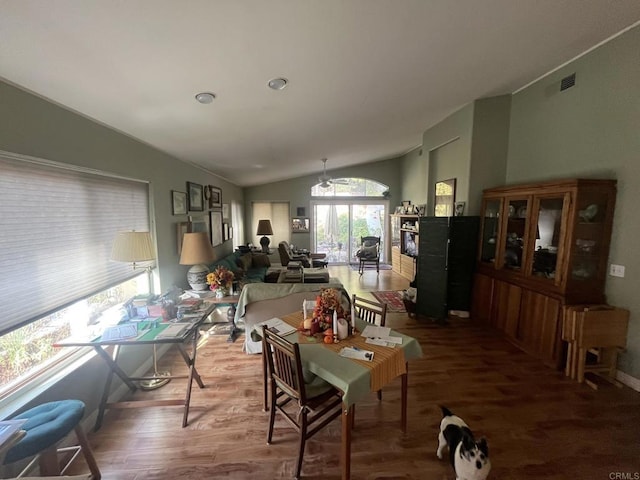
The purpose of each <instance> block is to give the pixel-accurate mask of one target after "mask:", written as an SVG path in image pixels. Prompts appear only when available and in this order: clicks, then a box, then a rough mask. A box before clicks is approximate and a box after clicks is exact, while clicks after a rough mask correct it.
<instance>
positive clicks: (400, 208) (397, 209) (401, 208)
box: [394, 205, 404, 215]
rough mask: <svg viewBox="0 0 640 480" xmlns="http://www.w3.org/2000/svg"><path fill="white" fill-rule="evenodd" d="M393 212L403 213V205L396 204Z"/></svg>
mask: <svg viewBox="0 0 640 480" xmlns="http://www.w3.org/2000/svg"><path fill="white" fill-rule="evenodd" d="M394 213H396V214H397V215H401V214H403V213H404V207H403V206H402V205H398V206H397V207H396V211H395V212H394Z"/></svg>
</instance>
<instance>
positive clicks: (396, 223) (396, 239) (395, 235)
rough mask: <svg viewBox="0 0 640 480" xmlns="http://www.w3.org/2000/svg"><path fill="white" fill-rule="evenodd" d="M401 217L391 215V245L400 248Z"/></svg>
mask: <svg viewBox="0 0 640 480" xmlns="http://www.w3.org/2000/svg"><path fill="white" fill-rule="evenodd" d="M400 222H401V219H400V217H396V216H394V215H391V246H392V247H398V248H400Z"/></svg>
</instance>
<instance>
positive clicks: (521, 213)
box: [518, 205, 527, 218]
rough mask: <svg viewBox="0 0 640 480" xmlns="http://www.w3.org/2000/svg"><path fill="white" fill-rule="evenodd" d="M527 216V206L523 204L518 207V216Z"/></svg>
mask: <svg viewBox="0 0 640 480" xmlns="http://www.w3.org/2000/svg"><path fill="white" fill-rule="evenodd" d="M526 216H527V207H525V206H524V205H523V206H522V207H520V208H519V209H518V217H520V218H525V217H526Z"/></svg>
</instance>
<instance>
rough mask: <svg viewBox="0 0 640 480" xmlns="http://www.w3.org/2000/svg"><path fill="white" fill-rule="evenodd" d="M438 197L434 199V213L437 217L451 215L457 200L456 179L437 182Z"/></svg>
mask: <svg viewBox="0 0 640 480" xmlns="http://www.w3.org/2000/svg"><path fill="white" fill-rule="evenodd" d="M435 191H436V198H435V201H434V212H433V213H434V215H435V216H436V217H451V216H453V212H454V204H455V201H456V179H455V178H450V179H449V180H442V181H441V182H436V188H435Z"/></svg>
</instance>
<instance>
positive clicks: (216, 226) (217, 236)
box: [209, 210, 224, 247]
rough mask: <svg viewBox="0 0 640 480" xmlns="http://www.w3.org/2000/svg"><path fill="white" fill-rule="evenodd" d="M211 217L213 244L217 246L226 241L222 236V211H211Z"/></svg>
mask: <svg viewBox="0 0 640 480" xmlns="http://www.w3.org/2000/svg"><path fill="white" fill-rule="evenodd" d="M209 217H210V223H211V245H213V246H214V247H215V246H217V245H221V244H222V242H223V241H224V239H223V236H222V235H223V230H222V212H220V211H217V210H212V211H210V212H209Z"/></svg>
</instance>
